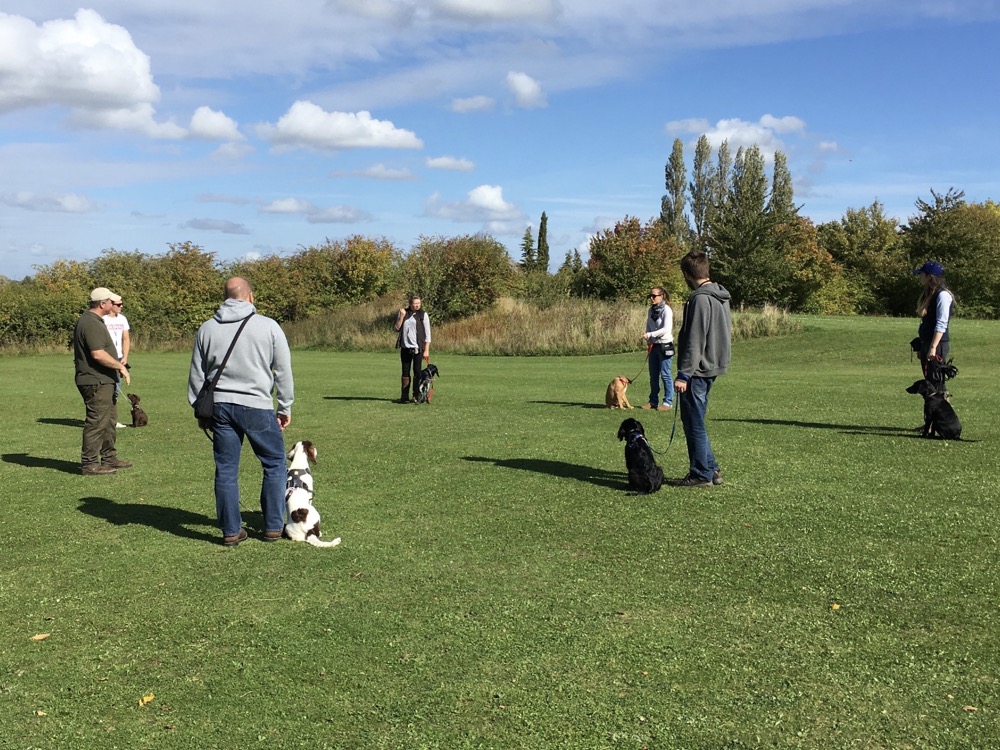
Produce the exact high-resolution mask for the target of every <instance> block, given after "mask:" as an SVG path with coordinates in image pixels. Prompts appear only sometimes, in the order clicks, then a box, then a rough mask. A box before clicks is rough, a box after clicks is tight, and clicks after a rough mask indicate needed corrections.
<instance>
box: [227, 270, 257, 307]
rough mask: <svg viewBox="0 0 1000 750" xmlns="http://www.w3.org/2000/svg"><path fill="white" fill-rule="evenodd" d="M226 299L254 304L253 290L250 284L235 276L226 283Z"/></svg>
mask: <svg viewBox="0 0 1000 750" xmlns="http://www.w3.org/2000/svg"><path fill="white" fill-rule="evenodd" d="M226 299H237V300H240V301H242V302H253V289H252V288H251V287H250V282H249V281H247V280H246V279H244V278H243V277H242V276H233V278H231V279H229V281H227V282H226Z"/></svg>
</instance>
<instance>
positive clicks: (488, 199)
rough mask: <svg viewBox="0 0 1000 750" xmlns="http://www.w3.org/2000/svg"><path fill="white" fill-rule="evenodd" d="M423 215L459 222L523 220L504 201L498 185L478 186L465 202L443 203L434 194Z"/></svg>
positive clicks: (515, 209) (514, 207)
mask: <svg viewBox="0 0 1000 750" xmlns="http://www.w3.org/2000/svg"><path fill="white" fill-rule="evenodd" d="M425 213H426V214H427V215H428V216H433V217H436V218H439V219H450V220H451V221H460V222H483V223H489V222H509V221H515V220H521V219H523V218H524V214H523V213H522V212H521V211H520V209H518V208H517V206H515V205H514V204H513V203H508V202H507V201H506V200H504V197H503V188H501V187H499V186H498V185H480V186H479V187H477V188H474V189H473V190H471V191H469V194H468V196H466V198H465V200H462V201H457V202H448V201H443V200H442V199H441V196H440V195H439V194H438V193H435V194H434V195H432V196H431V197H430V198H429V199H428V200H427V203H426V205H425ZM522 231H523V226H522Z"/></svg>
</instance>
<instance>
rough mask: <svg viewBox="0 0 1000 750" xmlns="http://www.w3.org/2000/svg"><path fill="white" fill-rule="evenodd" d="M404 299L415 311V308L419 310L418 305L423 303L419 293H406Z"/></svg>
mask: <svg viewBox="0 0 1000 750" xmlns="http://www.w3.org/2000/svg"><path fill="white" fill-rule="evenodd" d="M406 301H407V302H408V303H409V304H408V305H407V306H408V307H409V308H410V309H411V310H413V311H414V312H416V311H417V310H419V309H420V305H421V304H423V301H422V300H421V299H420V295H419V294H409V295H407V297H406Z"/></svg>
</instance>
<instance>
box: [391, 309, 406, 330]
mask: <svg viewBox="0 0 1000 750" xmlns="http://www.w3.org/2000/svg"><path fill="white" fill-rule="evenodd" d="M405 317H406V308H405V307H401V308H399V312H398V313H396V322H395V323H393V324H392V327H393V328H395V329H396V330H397V331H398V330H399V329H400V328H402V327H403V319H404V318H405Z"/></svg>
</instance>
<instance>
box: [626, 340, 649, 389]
mask: <svg viewBox="0 0 1000 750" xmlns="http://www.w3.org/2000/svg"><path fill="white" fill-rule="evenodd" d="M654 346H656V344H650V345H649V346H647V347H646V358H645V359H644V360H642V370H645V369H646V363H647V362H648V361H649V353H650V352H651V351H653V347H654ZM642 370H639V372H637V373H636V374H635V377H634V378H631V379H630V380H629V381H628V384H629V385H632V383H634V382H635V381H636V380H638V379H639V376H640V375H642Z"/></svg>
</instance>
